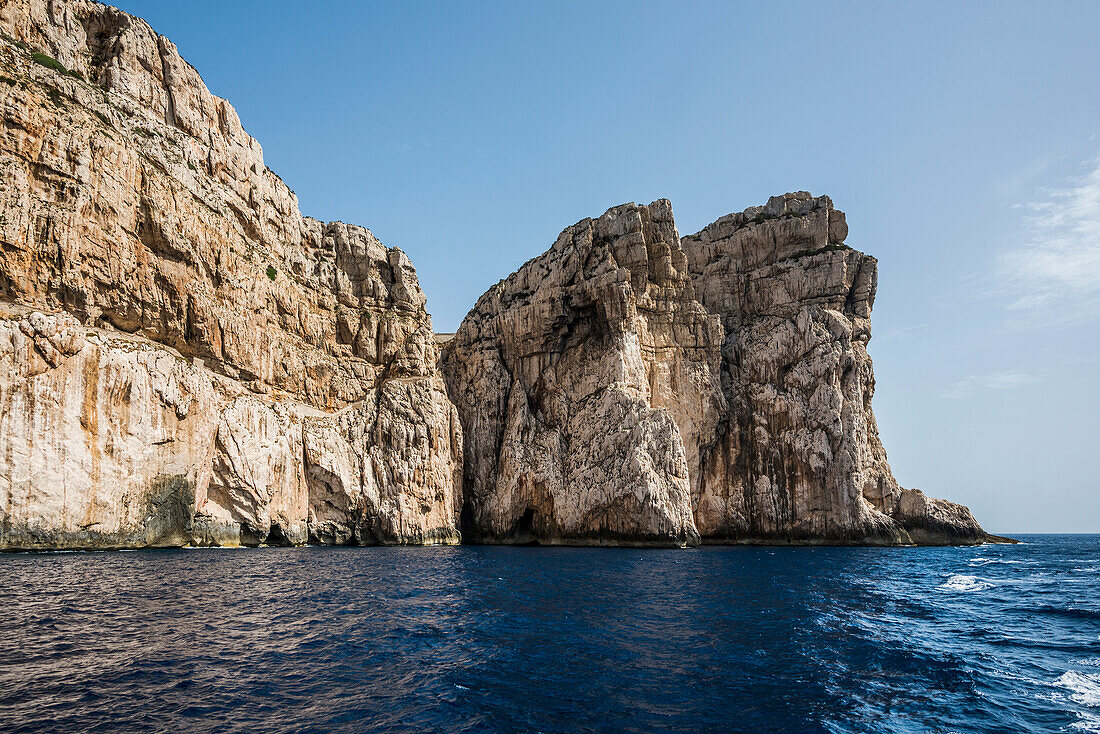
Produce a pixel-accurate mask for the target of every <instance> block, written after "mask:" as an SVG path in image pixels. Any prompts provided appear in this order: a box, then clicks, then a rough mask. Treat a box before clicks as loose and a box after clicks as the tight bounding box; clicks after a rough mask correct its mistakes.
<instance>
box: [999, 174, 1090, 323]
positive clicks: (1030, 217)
mask: <svg viewBox="0 0 1100 734" xmlns="http://www.w3.org/2000/svg"><path fill="white" fill-rule="evenodd" d="M1088 168H1089V171H1088V172H1087V173H1086V174H1085V175H1084V176H1081V177H1078V178H1075V179H1074V180H1072V181H1071V182H1069V185H1068V186H1066V187H1065V188H1060V189H1050V190H1046V191H1044V192H1042V195H1041V197H1040V198H1039V200H1038V201H1033V202H1030V203H1028V204H1024V205H1023V207H1022V208H1023V209H1024V211H1025V212H1026V214H1025V217H1024V224H1025V230H1026V232H1027V237H1026V241H1025V242H1024V244H1022V245H1021V246H1019V247H1017V248H1015V249H1013V250H1011V251H1009V252H1007V253H1005V254H1004V255H1002V256H1001V258H1000V260H999V263H998V266H999V267H998V270H999V274H1000V276H1001V281H1002V283H1003V284H1004V286H1005V291H1006V293H1007V295H1008V296H1009V299H1010V302H1009V306H1008V307H1009V308H1010V309H1011V310H1013V311H1018V312H1030V313H1032V314H1036V313H1041V314H1043V315H1044V320H1053V321H1081V320H1091V319H1093V318H1097V317H1100V160H1096V161H1093V162H1092V163H1090V164H1088Z"/></svg>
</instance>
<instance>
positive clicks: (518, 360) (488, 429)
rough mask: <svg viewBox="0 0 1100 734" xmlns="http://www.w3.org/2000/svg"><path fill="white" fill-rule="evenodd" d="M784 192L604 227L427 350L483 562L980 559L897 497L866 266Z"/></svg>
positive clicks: (618, 216) (646, 213)
mask: <svg viewBox="0 0 1100 734" xmlns="http://www.w3.org/2000/svg"><path fill="white" fill-rule="evenodd" d="M846 236H847V225H846V223H845V218H844V214H843V213H842V212H840V211H838V210H836V209H834V208H833V205H832V202H831V201H830V200H829V199H828V197H813V196H811V195H809V194H807V193H805V192H800V193H796V194H788V195H786V196H781V197H773V198H772V199H771V200H769V202H768V204H767V205H766V206H763V207H753V208H750V209H748V210H746V211H745V212H741V213H739V214H732V215H729V216H727V217H723V218H722V219H720V220H718V221H717V222H715V223H714V224H712V225H710V226H708V227H706V228H705V229H704V230H703V231H701V232H699V233H698V234H695V235H691V236H689V237H685V238H683V240H680V238H679V236H678V235H677V232H676V227H675V224H674V223H673V217H672V208H671V205H670V204H669V202H667V201H664V200H661V201H657V202H654V203H652V204H650V205H649V206H636V205H633V204H629V205H625V206H620V207H615V208H613V209H610V210H609V211H608V212H607V213H605V214H604V215H603V216H602V217H600V218H598V219H594V220H593V219H585V220H582V221H581V222H579V223H577V224H576V225H574V226H572V227H570V228H568V229H566V230H565V231H564V232H562V234H561V235H560V236H559V237H558V240H557V241H556V242H555V243H554V245H553V246H552V247H551V248H550V250H549V251H548V252H547V253H545V254H544V255H541V256H539V257H537V258H535V259H534V260H531V261H530V262H528V263H527V264H525V265H524V266H523V267H521V268H520V269H519V270H518V271H517V272H516V273H514V274H513V275H511V276H510V277H508V278H507V279H505V280H503V281H501V282H500V283H498V284H497V285H496V286H494V287H493V288H492V289H490V290H489V292H488V293H486V294H485V295H484V296H483V297H482V298H481V299H480V300H479V301H478V303H477V305H476V306H475V307H474V309H473V310H472V311H471V312H470V314H469V315H468V316H467V317H466V319H465V320H464V321H463V323H462V325H461V327H460V328H459V330H458V332H457V333H456V334H455V336H454V337H453V338H452V339H450V340H449V341H448V342H447V343H446V345H445V348H444V352H443V358H442V364H443V367H444V374H445V375H446V379H447V383H448V387H449V389H450V394H451V396H452V398H453V399H454V400H455V403H456V405H457V407H458V410H459V413H460V415H461V418H462V425H463V431H464V436H465V452H466V465H465V480H464V508H463V532H464V533H465V534H466V536H467V537H468V538H472V539H477V540H480V541H484V542H546V543H648V544H670V545H679V544H692V543H698V542H700V541H701V542H713V543H744V542H764V543H772V542H805V543H813V542H832V543H873V544H900V543H954V542H980V541H982V540H985V539H986V538H987V537H988V536H986V534H985V533H984V532H983V531H982V529H981V528H980V527H979V526H978V524H977V522H975V521H974V518H973V517H972V516H971V514H970V512H969V510H967V509H966V508H964V507H961V506H959V505H954V504H951V503H947V502H944V501H942V500H935V499H931V498H927V497H925V496H924V495H923V494H922V493H921V492H919V491H918V490H906V489H902V488H900V487H899V486H898V484H897V482H896V481H895V480H894V477H893V475H892V474H891V472H890V467H889V466H888V464H887V463H886V453H885V451H884V450H883V447H882V444H881V442H880V440H879V437H878V429H877V427H876V425H875V420H874V414H873V413H872V411H871V396H872V394H873V392H874V375H873V373H872V370H871V360H870V358H869V357H868V355H867V349H866V347H867V341H868V339H869V338H870V315H871V306H872V304H873V302H874V296H875V286H876V280H877V272H876V261H875V259H874V258H872V257H870V256H868V255H864V254H862V253H859V252H856V251H854V250H852V249H851V248H849V247H847V246H846V245H844V244H843V242H844V239H845V238H846Z"/></svg>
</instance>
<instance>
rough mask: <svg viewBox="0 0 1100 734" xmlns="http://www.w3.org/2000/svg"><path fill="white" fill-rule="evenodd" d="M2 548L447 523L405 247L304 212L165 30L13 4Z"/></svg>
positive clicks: (373, 534)
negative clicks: (161, 33) (392, 245)
mask: <svg viewBox="0 0 1100 734" xmlns="http://www.w3.org/2000/svg"><path fill="white" fill-rule="evenodd" d="M0 30H2V32H3V40H2V41H0V115H2V117H3V122H4V126H3V129H2V130H0V244H2V248H0V299H2V300H3V301H4V302H6V303H7V304H10V305H9V306H8V307H6V308H7V314H6V319H5V320H4V321H3V322H0V330H2V331H3V333H4V334H5V335H6V336H5V337H4V339H3V340H2V342H0V348H2V350H3V351H2V353H0V364H2V368H3V374H2V376H0V422H2V425H3V429H2V431H0V547H4V546H7V547H65V546H103V545H108V546H117V545H127V546H128V545H146V544H183V543H199V544H237V543H245V544H257V543H260V542H264V541H267V542H273V543H275V542H277V543H300V542H305V541H306V540H307V538H312V539H313V540H314V541H316V542H330V543H346V542H359V543H375V542H387V543H421V542H454V541H456V540H457V539H458V534H457V531H456V527H455V520H456V508H457V505H456V503H457V497H458V494H459V491H460V486H459V483H460V481H461V468H460V467H461V439H460V433H459V427H458V421H457V416H456V414H455V411H454V407H453V406H452V405H451V403H450V402H449V400H448V399H447V397H446V393H445V389H444V385H443V381H442V379H441V376H440V374H439V372H438V370H437V368H436V361H437V351H436V347H435V344H434V339H433V335H432V328H431V320H430V317H429V316H428V314H427V312H426V310H425V308H424V305H425V298H424V295H423V293H422V292H421V290H420V286H419V284H418V282H417V279H416V273H415V271H414V270H413V267H412V265H411V264H410V262H409V260H408V258H407V257H406V256H405V255H404V253H402V252H401V251H400V250H397V249H388V248H386V247H384V246H383V245H382V244H381V243H380V242H379V241H378V240H377V239H376V238H375V237H374V236H373V235H372V234H371V233H370V232H369V231H367V230H365V229H363V228H361V227H356V226H352V225H346V224H342V223H338V222H337V223H330V224H325V223H322V222H318V221H316V220H312V219H309V218H304V217H302V216H301V214H300V213H299V211H298V202H297V199H296V197H295V196H294V193H293V192H292V191H291V190H290V189H289V188H287V186H286V185H285V184H284V183H283V182H282V180H280V179H279V177H278V176H276V175H275V174H274V173H273V172H272V171H271V170H269V169H268V168H267V167H266V166H265V165H264V161H263V154H262V151H261V149H260V146H259V144H258V143H257V142H256V141H255V140H253V139H252V138H251V137H250V136H249V135H248V134H247V133H246V132H245V130H244V129H243V127H242V126H241V123H240V121H239V120H238V118H237V115H236V113H235V112H234V110H233V108H232V107H231V106H230V105H229V104H228V103H227V102H226V101H225V100H222V99H219V98H218V97H215V96H214V95H212V94H211V93H210V92H209V91H208V90H207V88H206V86H205V85H204V84H203V82H202V80H201V78H200V77H199V75H198V74H197V72H196V71H195V70H194V69H193V68H192V67H191V66H190V65H188V64H187V63H186V62H185V61H184V60H183V59H182V58H181V57H180V56H179V54H178V53H177V51H176V48H175V46H174V45H173V44H172V42H171V41H169V40H168V39H167V38H164V37H163V36H159V35H158V34H156V33H155V32H154V31H153V30H152V29H151V28H150V27H149V26H148V25H147V24H146V23H145V22H144V21H142V20H140V19H138V18H135V17H133V16H130V15H127V14H126V13H123V12H121V11H118V10H116V9H114V8H111V7H109V6H105V5H101V4H99V3H94V2H86V1H84V0H69V1H60V0H53V1H50V2H46V1H45V0H7V2H4V3H3V4H0Z"/></svg>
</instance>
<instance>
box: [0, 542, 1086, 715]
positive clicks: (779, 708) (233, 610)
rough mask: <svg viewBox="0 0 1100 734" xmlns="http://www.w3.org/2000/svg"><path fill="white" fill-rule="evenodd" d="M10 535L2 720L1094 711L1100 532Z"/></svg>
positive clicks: (0, 593)
mask: <svg viewBox="0 0 1100 734" xmlns="http://www.w3.org/2000/svg"><path fill="white" fill-rule="evenodd" d="M1017 537H1019V538H1020V539H1021V540H1023V541H1024V542H1023V543H1022V544H1020V545H1016V546H1009V545H988V546H982V547H976V548H828V547H822V548H797V547H792V548H788V547H756V548H750V547H732V548H731V547H707V548H699V549H692V550H633V549H607V548H600V549H584V548H546V547H542V548H512V547H484V546H459V547H440V548H296V549H289V548H288V549H280V548H269V549H242V550H163V551H134V552H121V553H120V552H99V553H43V554H3V555H0V731H2V732H6V733H7V734H17V733H18V732H82V733H83V732H111V733H112V734H117V733H119V732H248V733H249V734H255V733H256V732H262V733H263V734H271V733H273V732H367V731H372V732H373V731H377V732H539V731H541V732H564V731H593V732H595V731H600V732H649V731H662V732H698V731H714V732H738V731H746V732H748V731H751V732H960V733H961V732H968V733H969V732H1012V733H1014V734H1015V733H1016V732H1058V731H1066V732H1100V535H1025V536H1017Z"/></svg>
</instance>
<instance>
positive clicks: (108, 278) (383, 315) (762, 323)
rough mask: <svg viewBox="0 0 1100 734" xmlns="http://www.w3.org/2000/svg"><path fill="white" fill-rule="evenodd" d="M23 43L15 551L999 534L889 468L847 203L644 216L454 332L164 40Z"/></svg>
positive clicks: (74, 21) (865, 293)
mask: <svg viewBox="0 0 1100 734" xmlns="http://www.w3.org/2000/svg"><path fill="white" fill-rule="evenodd" d="M0 32H2V33H0V116H2V117H3V123H4V124H3V127H2V128H0V549H2V548H9V549H10V548H65V547H143V546H164V545H238V544H241V545H257V544H261V543H267V544H299V543H304V542H316V543H329V544H344V543H357V544H373V543H451V542H457V541H458V540H459V529H460V528H461V529H462V531H463V532H464V533H465V537H466V538H467V539H468V540H471V541H482V542H498V543H523V542H544V543H585V544H646V545H690V544H696V543H699V542H861V543H909V542H919V543H941V542H976V541H980V540H982V539H984V538H986V537H987V536H985V534H984V533H983V532H982V530H981V528H980V527H979V526H978V524H977V523H976V522H975V521H974V518H973V517H972V516H971V515H970V513H969V511H968V510H966V508H964V507H961V506H958V505H954V504H951V503H948V502H944V501H941V500H935V499H931V498H928V497H925V496H924V495H923V494H922V493H920V492H919V491H917V490H906V489H902V488H901V487H899V485H898V484H897V482H896V481H895V480H894V478H893V476H892V474H891V472H890V468H889V466H888V464H887V462H886V454H885V451H884V450H883V447H882V444H881V442H880V440H879V436H878V430H877V428H876V426H875V421H874V415H873V413H872V411H871V397H872V394H873V390H874V376H873V374H872V370H871V362H870V359H869V357H868V355H867V351H866V345H867V341H868V339H869V338H870V321H869V319H870V312H871V306H872V305H873V302H874V295H875V285H876V270H875V260H874V258H872V257H869V256H867V255H864V254H862V253H858V252H855V251H853V250H851V249H850V248H848V247H847V246H845V245H844V244H843V242H844V239H845V237H846V235H847V227H846V224H845V220H844V215H843V214H842V213H841V212H839V211H837V210H835V209H834V208H833V206H832V202H831V201H830V200H829V199H828V198H827V197H813V196H811V195H809V194H807V193H804V192H801V193H796V194H788V195H786V196H782V197H773V198H772V199H771V200H770V201H769V202H768V204H767V205H766V206H764V207H754V208H752V209H749V210H747V211H745V212H742V213H739V214H731V215H729V216H727V217H723V218H722V219H720V220H718V221H717V222H715V223H714V224H712V225H710V226H708V227H706V228H705V229H704V230H703V231H701V232H699V233H697V234H695V235H691V236H689V237H685V238H683V239H681V238H680V236H679V234H678V232H677V230H676V226H675V223H674V221H673V216H672V208H671V205H670V204H669V203H668V202H667V201H663V200H662V201H657V202H654V203H653V204H650V205H649V206H636V205H633V204H629V205H625V206H620V207H615V208H614V209H611V210H609V211H608V212H607V213H606V214H604V215H603V216H601V217H599V218H597V219H585V220H583V221H581V222H579V223H577V224H576V225H574V226H572V227H570V228H568V229H566V230H565V231H564V232H563V233H562V234H561V236H560V237H559V238H558V240H557V242H555V243H554V245H553V247H552V248H551V249H550V250H549V251H548V252H547V253H545V254H544V255H542V256H540V257H537V258H535V259H534V260H532V261H530V262H529V263H527V264H526V265H524V266H523V267H522V268H521V269H520V270H519V271H518V272H516V273H515V274H513V275H512V276H510V277H509V278H507V279H505V280H504V281H501V282H500V283H499V284H498V285H496V286H494V287H493V288H492V289H490V291H489V292H488V293H486V294H485V295H484V296H483V297H482V298H481V299H480V300H479V301H478V303H477V305H476V306H475V307H474V309H473V310H472V311H471V312H470V314H469V315H468V316H467V318H466V320H465V321H464V322H463V324H462V326H461V328H460V329H459V330H458V332H457V333H456V334H455V335H453V337H451V338H447V337H441V338H438V339H437V338H436V337H435V336H434V335H433V333H432V328H431V319H430V317H429V316H428V314H427V311H426V310H425V297H424V294H423V293H422V291H421V289H420V286H419V283H418V281H417V278H416V273H415V271H414V269H413V267H412V265H411V263H410V262H409V260H408V258H407V257H406V256H405V254H404V253H402V252H401V251H400V250H397V249H393V248H387V247H385V246H383V245H382V244H381V243H380V242H379V241H378V240H377V239H376V238H375V237H374V236H373V235H372V234H371V233H370V232H369V231H368V230H366V229H363V228H362V227H357V226H354V225H348V224H343V223H340V222H333V223H323V222H319V221H316V220H313V219H309V218H307V217H303V216H302V215H301V214H300V212H299V209H298V202H297V198H296V197H295V195H294V193H293V192H292V191H291V190H290V189H289V188H287V186H286V185H285V184H284V183H283V182H282V180H281V179H280V178H279V177H278V176H276V175H275V174H274V173H273V172H272V171H271V170H270V169H268V168H267V167H266V165H265V164H264V161H263V153H262V150H261V148H260V146H259V144H258V143H257V142H256V141H255V140H254V139H253V138H252V137H251V136H249V135H248V133H247V132H246V131H245V130H244V128H243V127H242V125H241V123H240V120H239V119H238V117H237V114H236V113H235V112H234V110H233V108H232V107H231V106H230V105H229V104H228V103H227V102H226V101H225V100H222V99H220V98H218V97H215V96H214V95H212V94H211V93H210V92H209V91H208V90H207V88H206V86H205V85H204V84H203V82H202V80H201V78H200V77H199V75H198V73H197V72H196V71H195V70H194V69H193V68H192V67H191V66H190V65H188V64H187V63H186V62H185V61H184V60H183V59H182V58H181V57H180V56H179V54H178V52H177V50H176V47H175V46H174V45H173V44H172V42H171V41H169V40H168V39H166V38H164V37H163V36H159V35H158V34H157V33H155V32H154V31H153V30H152V29H151V28H150V27H149V26H148V24H146V23H145V22H144V21H142V20H140V19H138V18H135V17H133V16H130V15H127V14H126V13H123V12H121V11H118V10H116V9H114V8H111V7H109V6H105V5H101V4H99V3H95V2H90V1H88V0H7V2H2V3H0ZM441 348H442V356H440V349H441ZM441 366H442V370H441ZM451 400H454V401H455V404H456V405H457V408H458V409H457V410H456V405H453V404H452V402H451Z"/></svg>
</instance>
